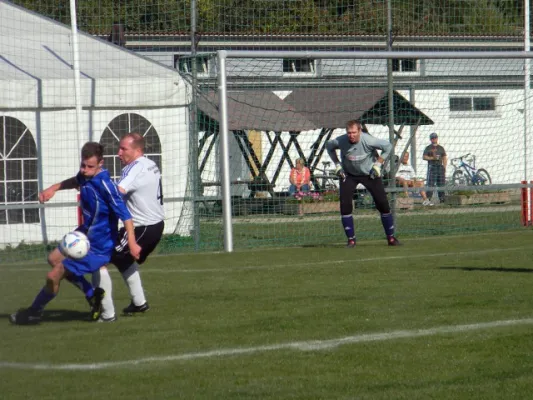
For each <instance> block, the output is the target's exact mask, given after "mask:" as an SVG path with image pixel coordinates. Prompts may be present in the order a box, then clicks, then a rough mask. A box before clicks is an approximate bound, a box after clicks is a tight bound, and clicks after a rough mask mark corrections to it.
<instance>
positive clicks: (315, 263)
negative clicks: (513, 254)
mask: <svg viewBox="0 0 533 400" xmlns="http://www.w3.org/2000/svg"><path fill="white" fill-rule="evenodd" d="M530 249H531V246H520V247H507V248H499V249H481V250H467V251H449V252H441V253H428V254H402V255H398V256H386V257H367V258H357V259H351V260H325V261H309V262H302V263H290V264H276V265H273V264H269V265H243V266H236V267H227V268H194V269H189V268H152V267H146V268H142V272H143V274H146V273H153V272H154V273H163V274H164V273H171V274H172V273H204V272H233V271H245V270H271V269H279V268H283V269H286V268H289V267H297V268H310V267H314V266H320V265H337V264H347V263H350V264H351V263H354V264H358V263H363V262H375V261H391V260H404V259H416V258H428V257H450V256H469V255H475V254H487V253H495V252H509V251H517V250H530ZM46 270H48V266H47V265H43V266H42V267H40V268H24V267H14V266H9V267H0V271H6V272H7V271H12V272H35V271H46ZM109 271H110V272H115V271H116V268H114V267H110V268H109Z"/></svg>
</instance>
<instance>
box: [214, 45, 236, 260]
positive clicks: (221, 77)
mask: <svg viewBox="0 0 533 400" xmlns="http://www.w3.org/2000/svg"><path fill="white" fill-rule="evenodd" d="M217 54H218V96H219V103H220V104H219V113H220V135H219V136H220V184H221V190H222V223H223V227H224V250H225V251H227V252H229V253H230V252H232V251H233V225H232V221H231V193H230V178H229V133H228V103H227V92H226V52H225V51H224V50H220V51H218V52H217Z"/></svg>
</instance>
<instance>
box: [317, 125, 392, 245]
mask: <svg viewBox="0 0 533 400" xmlns="http://www.w3.org/2000/svg"><path fill="white" fill-rule="evenodd" d="M326 149H327V151H328V154H329V157H330V158H331V160H332V161H333V162H334V163H335V170H336V172H337V175H338V176H339V180H340V211H341V220H342V225H343V227H344V232H345V233H346V236H347V238H348V244H347V247H355V243H356V238H355V229H354V223H353V216H352V211H353V195H354V191H355V189H356V187H357V185H358V184H362V185H363V186H364V187H365V188H366V189H367V190H368V191H369V192H370V194H371V195H372V198H373V199H374V203H375V205H376V208H377V210H378V211H379V213H380V214H381V223H382V225H383V229H384V230H385V235H386V236H387V242H388V244H389V246H398V245H399V244H400V242H399V241H398V239H396V237H395V236H394V219H393V217H392V214H391V212H390V205H389V201H388V199H387V194H386V193H385V187H384V186H383V181H382V180H381V168H382V167H383V163H384V162H385V160H386V159H387V158H388V157H389V155H390V153H391V150H392V145H391V144H390V143H389V142H388V141H386V140H381V139H378V138H375V137H373V136H371V135H369V134H368V133H363V132H362V125H361V123H360V122H359V121H348V122H347V123H346V134H345V135H341V136H339V137H338V138H336V139H332V140H329V141H328V142H327V144H326ZM337 150H340V153H341V159H340V161H339V158H338V156H337ZM377 150H381V155H378V152H377Z"/></svg>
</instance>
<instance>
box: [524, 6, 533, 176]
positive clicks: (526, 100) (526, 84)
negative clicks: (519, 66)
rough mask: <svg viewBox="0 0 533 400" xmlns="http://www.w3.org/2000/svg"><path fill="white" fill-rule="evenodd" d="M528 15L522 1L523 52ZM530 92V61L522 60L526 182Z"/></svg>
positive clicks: (526, 48) (527, 35) (526, 47)
mask: <svg viewBox="0 0 533 400" xmlns="http://www.w3.org/2000/svg"><path fill="white" fill-rule="evenodd" d="M529 23H530V13H529V0H524V51H529V48H530V40H531V39H530V36H531V32H530V27H529ZM530 92H531V59H529V58H526V59H524V180H525V181H527V180H528V175H529V174H528V166H527V165H528V159H527V157H528V137H529V124H528V116H529V114H530V113H529V107H530V101H529V96H530Z"/></svg>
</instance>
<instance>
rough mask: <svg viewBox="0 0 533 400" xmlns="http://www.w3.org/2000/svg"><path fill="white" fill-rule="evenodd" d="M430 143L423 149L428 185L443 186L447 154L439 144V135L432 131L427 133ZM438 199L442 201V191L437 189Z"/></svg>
mask: <svg viewBox="0 0 533 400" xmlns="http://www.w3.org/2000/svg"><path fill="white" fill-rule="evenodd" d="M429 140H430V141H431V144H430V145H429V146H427V147H426V148H425V150H424V155H423V158H424V160H426V161H427V162H428V180H427V185H428V186H429V187H433V186H437V187H443V186H444V185H445V183H446V182H445V181H446V165H447V164H448V156H447V155H446V150H444V147H442V146H441V145H440V144H439V136H438V135H437V134H436V133H435V132H433V133H432V134H431V135H429ZM438 195H439V201H440V202H441V203H443V202H444V191H443V190H439V192H438Z"/></svg>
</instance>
